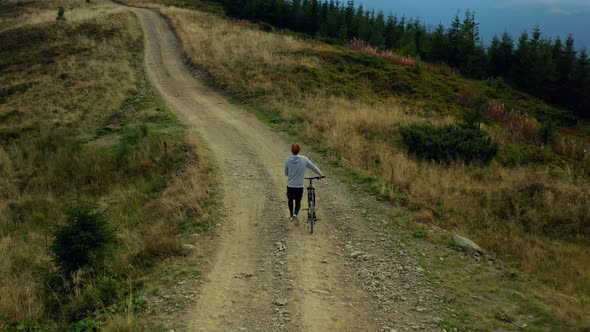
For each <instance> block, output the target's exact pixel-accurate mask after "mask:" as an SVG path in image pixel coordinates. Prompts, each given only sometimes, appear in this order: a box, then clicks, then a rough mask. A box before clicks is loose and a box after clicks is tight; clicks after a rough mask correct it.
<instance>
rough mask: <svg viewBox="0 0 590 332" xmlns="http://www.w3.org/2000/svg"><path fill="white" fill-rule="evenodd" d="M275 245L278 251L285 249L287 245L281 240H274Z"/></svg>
mask: <svg viewBox="0 0 590 332" xmlns="http://www.w3.org/2000/svg"><path fill="white" fill-rule="evenodd" d="M275 246H276V247H277V249H278V250H279V251H283V250H285V249H287V247H286V246H285V245H284V244H283V243H282V242H276V243H275Z"/></svg>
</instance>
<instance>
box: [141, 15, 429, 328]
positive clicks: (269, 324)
mask: <svg viewBox="0 0 590 332" xmlns="http://www.w3.org/2000/svg"><path fill="white" fill-rule="evenodd" d="M132 10H133V12H135V14H136V15H137V17H138V18H139V20H140V22H141V25H142V28H143V31H144V34H145V45H146V48H145V62H146V68H147V72H148V75H149V77H150V79H151V81H152V82H153V84H154V85H155V86H156V87H157V89H158V90H159V91H160V93H161V94H162V96H163V97H164V98H165V100H166V102H167V104H168V105H169V107H170V108H171V109H172V110H173V111H175V112H176V113H177V114H178V116H179V118H180V119H181V121H182V122H183V123H184V124H185V125H186V127H187V128H188V129H189V135H191V136H193V137H199V141H200V142H204V143H205V144H206V147H207V149H209V150H210V151H211V154H212V155H213V156H214V157H215V159H216V161H217V163H218V165H219V167H220V171H221V174H222V178H223V180H222V183H223V189H222V191H223V193H224V206H225V208H226V209H227V220H226V222H225V223H224V224H223V226H222V231H221V236H220V239H219V244H218V249H217V251H216V255H215V258H214V260H213V263H212V265H211V268H210V270H209V272H208V275H207V277H206V280H205V282H204V283H203V284H202V286H201V287H200V289H199V291H198V294H199V296H198V301H197V304H196V305H195V306H194V307H193V308H192V309H191V311H190V313H189V314H188V316H187V318H186V319H187V324H185V326H187V329H188V330H190V331H234V330H235V331H239V330H247V331H277V330H278V331H280V330H289V331H299V330H301V331H361V330H362V331H379V330H386V331H390V330H391V329H398V330H400V331H401V330H404V329H410V328H411V329H421V330H433V329H435V323H436V320H435V321H434V322H433V318H432V315H431V314H428V313H427V312H429V310H430V309H429V308H430V306H429V304H428V303H427V302H428V301H430V298H429V295H428V294H429V293H425V294H426V295H424V296H422V295H421V293H420V292H422V290H423V289H425V288H426V285H424V284H421V281H420V278H419V277H418V276H417V275H418V274H419V270H420V269H419V268H417V266H416V265H415V264H414V263H413V262H412V260H411V258H410V256H409V255H408V253H407V252H405V251H404V250H403V249H401V248H396V247H395V243H390V242H389V241H390V240H389V239H388V238H386V237H383V236H379V235H378V234H377V233H375V232H374V231H371V230H367V229H366V228H365V227H364V226H363V225H364V223H365V221H364V220H363V218H362V217H361V213H360V212H359V211H358V209H356V208H355V206H357V205H358V204H356V202H353V201H352V200H351V199H350V198H349V197H348V195H347V192H346V190H345V189H344V187H343V185H341V184H340V183H338V182H337V180H336V179H330V180H329V181H328V182H325V183H321V184H319V185H318V198H319V203H318V204H319V207H318V209H319V212H320V218H321V219H322V221H321V224H319V225H318V227H317V230H316V234H314V235H313V236H311V235H310V234H309V231H308V229H307V227H306V225H305V223H302V225H301V226H299V227H295V226H294V225H292V224H288V223H287V222H286V217H287V215H288V210H287V209H286V204H285V186H286V179H285V177H284V174H283V162H284V159H285V158H286V157H287V155H288V154H289V146H290V143H289V142H287V141H286V140H284V139H283V138H281V137H280V136H279V135H278V134H276V133H274V132H272V131H271V130H270V129H269V128H267V127H266V126H265V125H264V124H262V123H261V122H260V121H258V120H257V119H256V118H255V117H254V116H252V115H251V114H249V113H247V112H245V111H244V110H241V109H239V108H238V107H236V106H234V105H232V104H230V103H229V102H228V101H227V100H226V99H225V98H224V97H223V96H221V95H220V94H218V93H216V92H215V91H213V90H212V89H211V88H209V87H207V86H206V85H204V84H203V83H201V82H200V81H199V80H198V79H196V78H195V77H194V76H193V74H192V72H191V70H190V69H189V68H188V67H187V66H186V65H185V64H184V63H183V61H182V58H181V54H182V50H181V46H180V44H179V42H178V41H177V38H176V37H175V36H174V34H173V32H172V31H171V29H170V27H169V25H168V24H167V22H166V21H165V20H164V19H163V18H162V17H161V16H160V15H159V14H157V13H155V12H153V11H150V10H146V9H132ZM320 165H321V163H320ZM353 251H359V252H360V253H361V254H359V253H356V256H358V257H354V258H353V256H355V255H352V252H353ZM420 305H422V306H424V307H425V310H422V311H417V310H416V308H417V307H419V306H420Z"/></svg>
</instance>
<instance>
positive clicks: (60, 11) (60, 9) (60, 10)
mask: <svg viewBox="0 0 590 332" xmlns="http://www.w3.org/2000/svg"><path fill="white" fill-rule="evenodd" d="M65 13H66V10H65V9H64V7H63V6H59V7H57V18H56V20H58V21H65V20H66V17H65Z"/></svg>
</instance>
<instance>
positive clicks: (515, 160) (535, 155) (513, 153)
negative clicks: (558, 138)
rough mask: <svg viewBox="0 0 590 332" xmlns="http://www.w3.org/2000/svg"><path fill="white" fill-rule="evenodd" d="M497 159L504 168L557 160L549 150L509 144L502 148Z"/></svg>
mask: <svg viewBox="0 0 590 332" xmlns="http://www.w3.org/2000/svg"><path fill="white" fill-rule="evenodd" d="M499 158H500V160H501V163H502V164H503V165H505V166H518V165H527V164H535V163H538V164H549V163H553V162H556V161H557V160H558V159H559V158H558V157H557V155H556V154H555V153H553V151H551V148H548V147H539V146H534V145H519V144H511V143H508V144H506V145H503V146H502V149H501V152H500V157H499Z"/></svg>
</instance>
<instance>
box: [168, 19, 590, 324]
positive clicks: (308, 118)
mask: <svg viewBox="0 0 590 332" xmlns="http://www.w3.org/2000/svg"><path fill="white" fill-rule="evenodd" d="M161 11H162V12H163V13H164V14H165V15H166V16H168V17H169V18H170V20H171V22H172V24H173V26H174V27H175V28H176V30H177V33H178V35H179V37H180V39H181V41H182V43H183V45H184V47H185V51H186V53H187V55H188V57H189V58H190V61H192V63H193V64H194V65H195V66H196V67H198V68H199V69H201V70H202V71H204V72H205V73H206V74H208V75H209V76H210V77H211V78H212V80H213V81H214V82H215V83H216V84H218V85H219V86H220V87H222V88H223V89H225V90H226V91H228V92H229V93H231V94H233V95H234V96H237V97H239V98H240V99H241V100H243V101H245V102H247V103H250V104H251V105H253V106H255V107H257V108H259V109H261V110H263V111H264V112H266V113H267V114H268V115H269V116H270V117H271V118H274V117H278V118H280V119H281V120H280V121H282V126H283V127H282V128H284V129H285V130H288V131H289V132H291V133H293V134H295V135H297V136H298V137H300V138H301V139H303V140H304V141H306V142H310V143H313V144H314V145H316V146H317V147H320V148H322V149H324V150H325V151H327V152H326V153H327V154H328V156H329V157H330V158H331V159H333V160H335V161H338V162H339V163H341V164H342V165H345V166H347V167H349V168H350V169H352V170H355V171H359V172H361V173H365V172H368V173H369V174H375V175H378V177H379V181H378V183H375V187H376V188H377V189H378V190H379V192H380V194H381V195H383V196H387V197H389V198H390V199H391V200H393V201H394V202H396V203H398V204H400V205H403V206H405V207H407V208H408V209H410V210H412V211H415V212H416V215H417V218H418V219H420V221H421V222H424V221H427V222H430V223H432V224H435V225H440V226H443V227H445V228H447V229H449V230H452V231H453V232H457V233H461V234H464V235H467V236H470V237H472V238H474V240H476V241H477V242H478V243H480V244H482V245H483V246H485V247H487V248H489V249H491V250H493V251H494V252H496V253H497V254H499V255H500V256H501V257H502V258H504V259H505V260H506V261H507V262H510V263H512V264H515V265H516V266H518V267H519V269H520V270H522V271H524V272H526V273H527V274H528V275H530V276H533V277H534V278H536V279H537V280H541V281H543V282H545V283H546V284H547V285H550V286H551V287H546V288H543V289H544V294H543V295H542V296H544V297H545V298H546V299H547V300H548V304H547V309H548V310H556V313H557V315H556V317H557V318H556V319H557V320H559V321H560V324H563V326H567V327H568V328H574V327H581V326H590V317H589V316H588V315H584V313H585V312H586V313H587V312H588V311H589V310H590V304H589V300H588V294H589V293H590V248H589V246H588V241H589V240H590V233H589V232H588V229H589V227H588V226H589V222H590V220H589V217H590V211H589V206H590V205H589V204H590V192H589V188H590V186H589V184H590V183H589V182H588V179H587V178H586V177H585V176H584V175H580V174H579V172H578V173H576V172H573V171H572V172H568V171H567V169H568V168H567V166H564V168H563V169H565V171H560V170H559V169H557V170H556V169H555V168H550V167H546V166H542V165H538V166H537V165H531V166H527V167H523V166H518V167H512V168H505V167H503V166H502V165H501V164H499V163H496V162H494V163H492V164H491V165H490V166H489V167H485V168H482V167H478V166H466V165H461V164H455V165H451V166H442V165H436V164H432V163H427V162H420V161H416V160H413V159H411V158H408V157H407V156H406V154H405V152H404V149H403V147H402V144H401V138H400V135H399V132H398V128H399V127H400V125H403V124H407V123H410V122H416V121H425V120H428V121H431V122H434V123H439V124H444V123H451V122H454V121H456V120H455V119H454V118H453V117H450V116H445V115H440V114H438V115H436V114H435V115H433V114H431V113H428V112H427V111H422V110H421V109H420V107H419V105H416V104H413V103H407V102H404V101H403V100H400V99H399V98H398V97H394V96H389V97H383V96H381V97H382V98H379V99H377V100H376V101H374V102H367V100H366V98H345V97H342V96H336V95H334V94H332V93H330V92H329V91H330V90H329V89H328V88H323V87H322V86H321V85H320V86H319V87H314V88H306V87H305V86H301V84H302V83H301V82H300V81H298V76H296V75H292V73H299V72H302V71H305V70H306V69H307V68H314V69H318V70H319V71H321V69H322V68H323V66H324V60H323V59H322V58H320V57H319V56H317V55H318V54H326V53H332V54H338V53H339V52H341V51H340V49H339V48H336V47H332V46H327V45H322V44H318V43H315V42H308V41H303V40H299V39H297V38H295V37H292V36H290V35H283V34H276V33H265V32H262V31H259V30H258V29H257V28H256V26H254V25H251V24H248V23H245V22H235V21H230V20H225V19H222V18H219V17H217V16H214V15H209V14H204V13H199V12H195V11H188V10H181V9H175V8H162V10H161ZM315 72H318V71H315ZM359 79H363V78H359ZM370 83H371V82H370V81H369V80H367V81H366V85H370ZM330 84H331V85H337V84H340V82H332V83H330ZM509 120H510V121H507V123H506V124H505V126H501V127H500V128H499V129H494V128H491V129H490V130H492V132H493V131H494V130H499V132H495V135H496V136H497V137H503V136H508V135H507V133H506V132H504V131H509V129H507V128H508V127H509V126H513V127H514V128H516V127H518V128H517V129H519V130H520V133H522V135H523V137H522V138H518V139H519V140H529V139H531V138H530V137H529V136H527V135H530V133H529V132H528V131H530V130H531V128H532V126H533V125H536V124H535V123H533V124H529V123H527V121H526V119H524V120H523V119H521V117H519V116H518V115H513V116H511V118H510V119H509ZM537 125H538V124H537ZM521 127H522V128H521ZM514 128H513V129H514ZM536 128H537V130H538V127H536ZM506 141H510V140H509V139H506ZM561 293H565V294H569V295H571V296H573V297H575V298H578V299H579V300H571V299H572V298H573V297H570V298H569V299H570V300H568V301H554V300H550V299H554V298H560V295H559V294H561ZM558 309H559V310H558Z"/></svg>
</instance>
